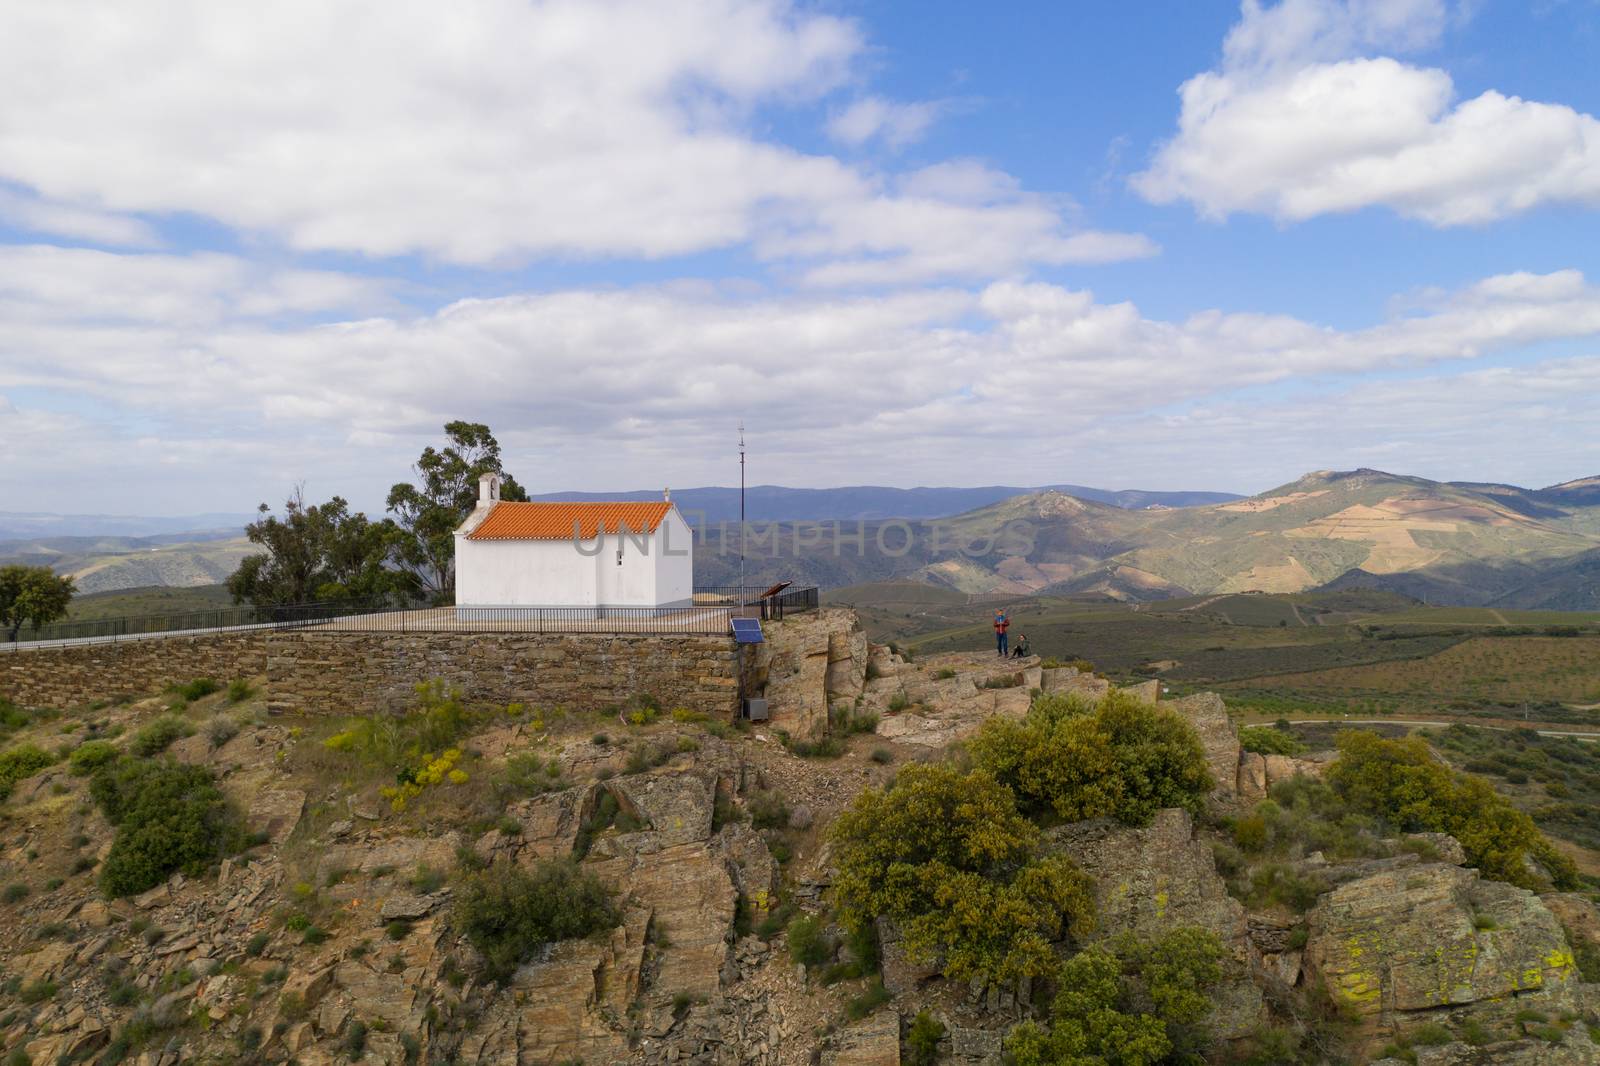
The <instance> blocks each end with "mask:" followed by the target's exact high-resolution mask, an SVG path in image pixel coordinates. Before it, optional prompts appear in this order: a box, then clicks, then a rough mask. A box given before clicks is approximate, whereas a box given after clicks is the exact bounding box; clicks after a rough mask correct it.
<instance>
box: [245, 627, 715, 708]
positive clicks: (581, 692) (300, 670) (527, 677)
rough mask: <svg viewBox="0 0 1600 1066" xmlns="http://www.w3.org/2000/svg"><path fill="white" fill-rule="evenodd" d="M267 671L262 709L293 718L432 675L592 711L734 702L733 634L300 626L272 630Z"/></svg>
mask: <svg viewBox="0 0 1600 1066" xmlns="http://www.w3.org/2000/svg"><path fill="white" fill-rule="evenodd" d="M266 673H267V700H268V707H269V708H270V709H271V710H272V711H274V712H281V713H290V714H350V713H370V712H374V711H382V710H388V709H391V708H395V707H400V706H404V705H406V704H407V703H409V702H410V701H412V700H413V699H415V687H416V685H417V683H418V682H420V681H426V680H429V679H432V678H439V679H441V680H443V681H445V682H446V683H447V684H450V685H453V686H457V687H459V688H460V689H461V690H462V693H463V694H464V695H465V696H466V698H467V699H468V700H469V701H472V702H484V703H527V704H532V705H535V706H546V707H557V706H559V707H567V708H571V709H573V710H592V709H596V708H600V707H605V706H608V705H610V704H621V703H625V702H626V701H627V700H628V699H630V698H631V697H634V696H638V695H644V694H648V695H650V696H653V697H655V698H656V699H657V700H659V701H660V702H661V705H662V706H663V707H688V708H690V709H692V710H697V711H704V712H705V713H707V714H714V715H722V716H731V715H732V714H733V713H734V712H735V711H736V710H737V708H738V676H737V668H736V656H735V652H734V643H733V639H732V638H731V637H704V636H678V635H673V636H643V635H628V636H610V637H608V636H598V635H593V634H575V635H556V634H537V633H318V632H315V631H299V632H287V633H274V634H272V635H271V637H270V639H269V640H268V642H267V664H266Z"/></svg>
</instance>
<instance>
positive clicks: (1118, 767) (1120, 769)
mask: <svg viewBox="0 0 1600 1066" xmlns="http://www.w3.org/2000/svg"><path fill="white" fill-rule="evenodd" d="M968 747H969V750H970V751H971V753H972V760H973V763H974V765H976V766H977V767H978V768H979V769H982V770H986V771H988V772H989V773H991V774H993V775H994V777H995V779H996V780H998V781H1000V782H1001V783H1003V784H1005V785H1008V786H1009V787H1010V788H1011V789H1013V790H1014V791H1015V793H1016V795H1017V797H1018V800H1019V802H1020V803H1021V805H1022V808H1023V809H1024V810H1025V811H1028V812H1031V813H1042V812H1044V811H1052V812H1053V813H1054V814H1055V816H1056V817H1058V818H1063V819H1066V820H1068V821H1079V820H1082V819H1085V818H1100V817H1112V818H1117V819H1119V820H1120V821H1122V822H1125V823H1127V824H1129V825H1144V824H1146V823H1148V822H1149V820H1150V818H1151V817H1152V816H1153V815H1154V814H1155V812H1156V811H1158V810H1160V809H1162V808H1163V807H1184V808H1187V809H1188V810H1190V811H1192V812H1196V813H1198V812H1199V810H1200V809H1201V806H1202V804H1203V801H1204V799H1205V796H1206V793H1207V792H1209V791H1210V790H1211V787H1212V781H1211V774H1210V771H1209V770H1208V769H1207V766H1206V757H1205V749H1204V748H1203V747H1201V745H1200V738H1199V737H1198V736H1197V735H1196V734H1195V731H1194V730H1193V729H1192V728H1191V727H1190V726H1189V724H1188V723H1187V722H1185V721H1184V720H1183V719H1182V718H1180V717H1178V715H1176V714H1174V713H1173V712H1172V711H1169V710H1166V709H1165V708H1161V707H1158V706H1155V705H1152V704H1149V703H1144V702H1142V701H1139V700H1136V699H1134V698H1133V697H1131V696H1128V695H1126V694H1124V693H1120V692H1112V693H1110V694H1108V695H1107V696H1105V697H1104V698H1103V699H1101V700H1100V701H1099V702H1098V703H1092V702H1089V701H1086V700H1083V699H1082V698H1081V697H1075V696H1054V695H1041V696H1039V697H1038V698H1036V699H1035V700H1034V702H1033V705H1032V706H1031V707H1030V708H1029V710H1028V714H1027V716H1026V717H1025V718H1023V719H1022V720H1021V721H1014V720H1012V719H1003V718H991V719H989V720H988V721H987V722H985V723H984V725H983V728H982V729H981V730H979V732H978V734H977V735H976V736H974V737H973V738H972V740H971V741H970V742H969V745H968Z"/></svg>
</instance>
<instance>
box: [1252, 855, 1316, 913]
mask: <svg viewBox="0 0 1600 1066" xmlns="http://www.w3.org/2000/svg"><path fill="white" fill-rule="evenodd" d="M1327 889H1328V886H1327V885H1326V884H1325V883H1324V882H1323V881H1322V879H1321V878H1319V877H1317V876H1316V875H1315V874H1305V873H1301V872H1300V871H1298V870H1296V869H1294V868H1293V867H1292V866H1287V865H1285V864H1283V863H1276V862H1275V863H1268V864H1267V865H1266V866H1262V867H1260V868H1259V869H1257V870H1255V871H1253V872H1252V873H1251V875H1250V896H1249V902H1250V903H1251V905H1252V906H1255V907H1268V906H1273V905H1279V906H1284V907H1288V908H1289V909H1290V910H1292V911H1294V912H1295V913H1297V914H1303V913H1305V912H1306V911H1308V910H1310V909H1311V908H1312V907H1314V906H1315V905H1316V902H1317V897H1318V896H1319V895H1321V894H1322V893H1323V892H1325V891H1327Z"/></svg>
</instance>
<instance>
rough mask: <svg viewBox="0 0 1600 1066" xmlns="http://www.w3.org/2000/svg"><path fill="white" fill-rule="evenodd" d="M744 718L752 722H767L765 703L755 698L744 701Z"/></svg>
mask: <svg viewBox="0 0 1600 1066" xmlns="http://www.w3.org/2000/svg"><path fill="white" fill-rule="evenodd" d="M744 716H745V717H746V718H748V719H750V721H752V722H765V721H766V720H767V701H766V700H765V699H755V698H751V699H747V700H745V701H744Z"/></svg>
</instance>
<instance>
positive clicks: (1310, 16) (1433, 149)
mask: <svg viewBox="0 0 1600 1066" xmlns="http://www.w3.org/2000/svg"><path fill="white" fill-rule="evenodd" d="M1445 18H1446V12H1445V10H1444V8H1443V5H1442V4H1440V3H1438V2H1437V0H1405V2H1401V3H1392V4H1391V3H1382V2H1378V0H1351V2H1349V3H1337V2H1334V0H1287V2H1285V3H1283V4H1280V5H1278V6H1276V7H1274V8H1262V7H1261V6H1260V5H1259V4H1257V3H1255V2H1253V0H1249V2H1246V3H1245V5H1244V9H1243V18H1242V20H1241V22H1240V23H1239V25H1238V26H1236V27H1235V28H1234V29H1233V31H1232V32H1231V33H1230V34H1229V36H1228V40H1227V42H1226V44H1225V47H1224V61H1223V64H1222V66H1221V68H1220V69H1218V70H1214V71H1208V72H1206V73H1203V74H1199V75H1196V76H1195V77H1194V78H1191V79H1190V80H1189V81H1187V82H1185V83H1184V85H1183V87H1182V88H1181V90H1180V97H1181V100H1182V107H1181V112H1180V115H1179V119H1178V133H1177V135H1176V136H1175V137H1173V138H1172V139H1171V140H1170V141H1168V142H1166V143H1165V144H1163V145H1162V146H1161V147H1160V148H1159V150H1158V151H1157V152H1156V155H1155V158H1154V160H1153V161H1152V163H1151V166H1150V167H1149V169H1148V170H1146V171H1144V172H1143V173H1141V174H1139V175H1137V176H1136V177H1135V178H1134V180H1133V184H1134V188H1135V189H1136V190H1137V191H1138V192H1139V193H1141V194H1142V195H1143V196H1144V197H1146V198H1147V199H1149V200H1151V201H1153V202H1156V203H1172V202H1174V201H1177V200H1188V201H1191V202H1192V203H1193V204H1194V205H1195V206H1196V208H1198V209H1199V210H1200V212H1201V213H1202V214H1204V215H1207V216H1210V217H1215V218H1220V217H1224V216H1226V215H1228V214H1230V213H1233V212H1239V211H1250V212H1259V213H1262V214H1267V215H1270V216H1272V217H1274V218H1276V219H1279V220H1281V221H1299V220H1304V219H1307V218H1311V217H1314V216H1317V215H1322V214H1329V213H1337V212H1344V211H1353V210H1357V209H1360V208H1364V207H1370V206H1375V205H1382V206H1387V207H1389V208H1391V209H1393V210H1394V211H1397V212H1399V213H1400V214H1402V215H1405V216H1408V217H1411V218H1418V219H1422V220H1424V221H1426V222H1429V223H1431V224H1433V225H1436V226H1450V225H1460V224H1467V223H1481V222H1488V221H1492V220H1495V219H1498V218H1503V217H1505V216H1507V215H1512V214H1516V213H1519V212H1523V211H1527V210H1530V209H1532V208H1535V207H1539V206H1543V205H1547V204H1562V203H1572V204H1582V205H1592V206H1600V121H1597V120H1596V119H1595V118H1594V117H1592V116H1590V115H1586V114H1583V113H1581V112H1578V111H1575V110H1574V109H1572V108H1570V107H1567V106H1565V105H1562V104H1550V103H1539V102H1534V101H1528V100H1523V99H1520V98H1518V97H1515V96H1507V95H1504V94H1502V93H1499V92H1496V91H1493V90H1490V91H1488V92H1485V93H1482V94H1481V95H1479V96H1477V97H1474V98H1473V99H1470V100H1465V101H1457V99H1456V94H1455V86H1454V83H1453V81H1452V80H1451V78H1450V76H1449V75H1448V74H1447V73H1445V72H1444V71H1442V70H1437V69H1425V68H1421V67H1415V66H1411V65H1408V64H1405V63H1402V62H1400V61H1398V60H1396V59H1394V58H1392V57H1390V56H1384V55H1379V56H1368V55H1365V54H1363V53H1366V52H1369V51H1374V50H1379V51H1381V50H1388V51H1403V50H1407V49H1413V48H1418V47H1425V46H1427V45H1429V44H1431V43H1433V42H1434V41H1436V39H1437V37H1438V35H1439V33H1440V31H1441V29H1442V28H1443V24H1444V20H1445Z"/></svg>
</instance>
